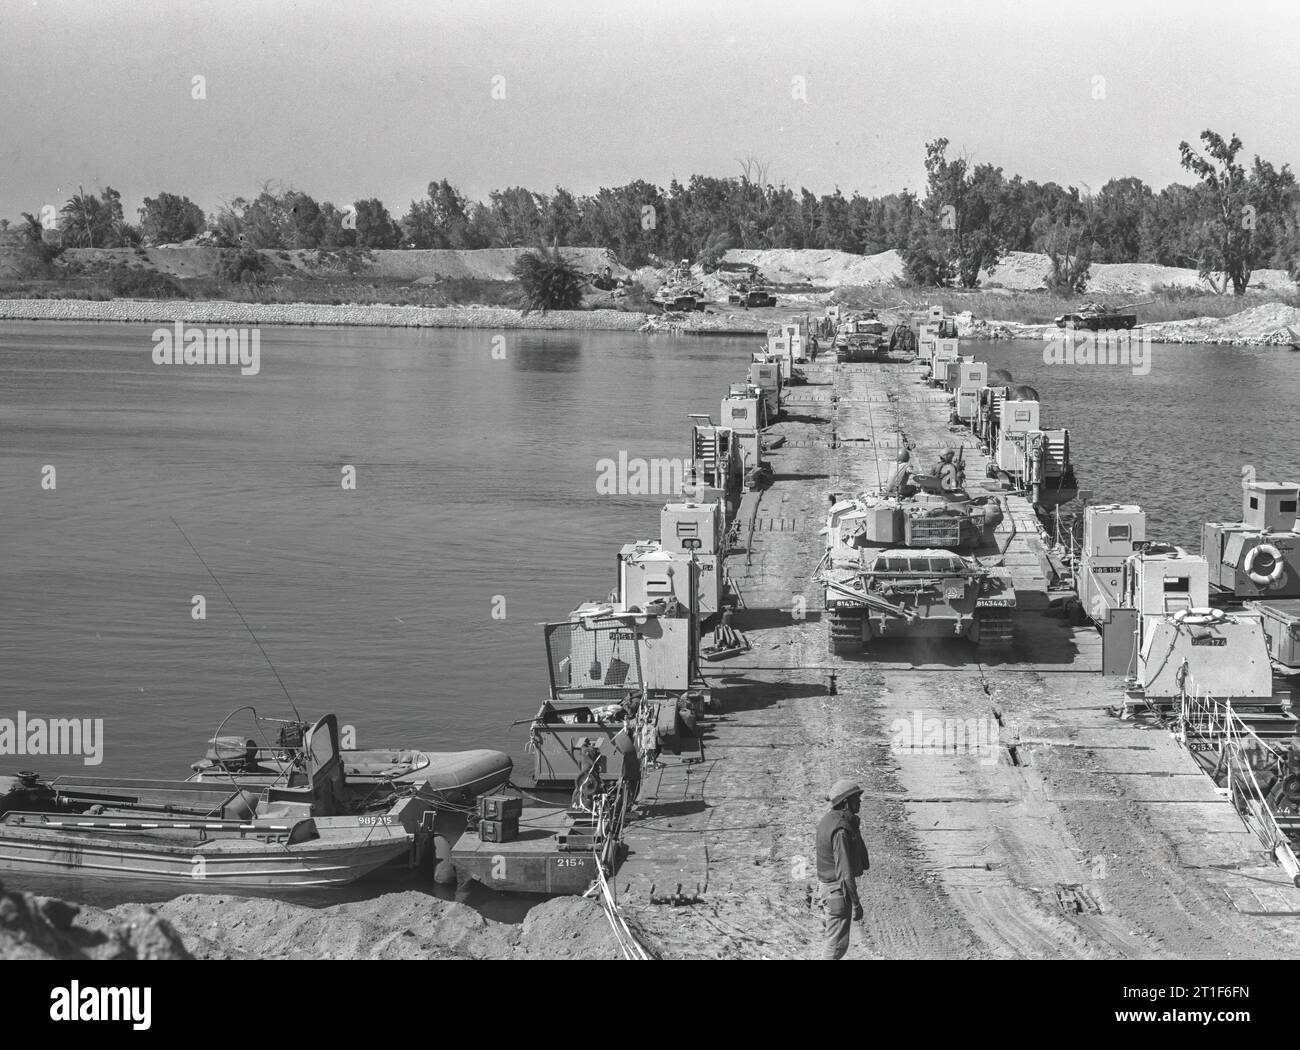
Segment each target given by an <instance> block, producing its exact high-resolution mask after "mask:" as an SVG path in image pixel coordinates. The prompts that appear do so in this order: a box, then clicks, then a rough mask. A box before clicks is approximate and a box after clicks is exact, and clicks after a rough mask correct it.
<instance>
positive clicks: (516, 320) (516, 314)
mask: <svg viewBox="0 0 1300 1050" xmlns="http://www.w3.org/2000/svg"><path fill="white" fill-rule="evenodd" d="M828 298H829V297H828ZM799 305H800V306H802V307H803V309H802V310H795V311H785V312H783V311H782V310H781V309H779V308H778V309H775V310H770V311H768V310H764V311H754V312H692V313H664V314H658V313H656V314H648V313H640V312H635V311H622V310H552V311H549V312H547V313H528V314H525V313H524V312H523V311H521V310H514V309H509V308H506V307H495V306H447V307H425V306H377V305H366V306H362V305H350V306H332V305H324V304H317V303H243V302H233V301H226V300H203V301H191V300H152V299H109V300H90V299H0V321H85V322H122V323H127V324H171V323H173V322H176V321H183V322H185V323H187V324H196V325H231V326H237V327H246V326H261V325H272V326H273V325H309V326H310V325H320V326H326V327H334V326H343V327H347V326H365V327H383V328H466V329H493V330H500V331H506V330H518V329H525V330H533V331H609V332H647V333H666V334H672V335H681V334H691V333H703V334H708V333H733V332H734V333H755V334H759V335H761V334H764V333H766V332H769V331H775V330H776V328H777V326H778V325H779V324H780V323H781V321H782V320H784V319H785V314H786V313H790V312H798V313H811V312H812V310H811V309H809V307H810V306H811V305H813V304H810V303H800V304H799ZM957 328H958V333H959V334H960V335H961V336H962V337H963V338H970V339H995V340H996V339H1028V340H1038V341H1040V342H1041V341H1043V340H1046V339H1049V338H1052V337H1054V336H1057V335H1059V334H1060V331H1061V330H1060V329H1059V328H1057V327H1056V326H1055V325H1053V324H1026V323H1022V322H1018V321H990V320H985V319H983V318H976V317H972V316H971V315H970V314H969V313H966V314H959V315H957ZM1133 331H1134V334H1135V336H1141V337H1142V338H1145V339H1146V340H1148V341H1150V342H1152V343H1186V344H1207V345H1220V346H1224V345H1226V346H1279V345H1286V344H1288V343H1294V342H1297V341H1298V340H1300V309H1298V308H1296V307H1293V306H1287V305H1285V304H1283V303H1276V302H1274V303H1263V304H1261V305H1258V306H1252V307H1249V308H1247V309H1245V310H1242V311H1241V312H1239V313H1236V314H1232V315H1230V316H1228V317H1194V318H1191V319H1189V320H1185V321H1165V322H1155V323H1150V324H1141V325H1138V326H1137V327H1136V328H1135V329H1134V330H1133Z"/></svg>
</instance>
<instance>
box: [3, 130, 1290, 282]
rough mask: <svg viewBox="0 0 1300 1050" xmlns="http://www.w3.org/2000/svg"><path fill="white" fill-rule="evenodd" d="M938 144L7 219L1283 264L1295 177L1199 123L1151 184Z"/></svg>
mask: <svg viewBox="0 0 1300 1050" xmlns="http://www.w3.org/2000/svg"><path fill="white" fill-rule="evenodd" d="M948 146H949V143H948V140H946V139H942V138H940V139H936V140H934V141H933V142H930V143H928V144H927V145H926V157H925V170H926V184H925V188H924V192H923V194H915V193H912V192H910V191H907V190H904V191H902V192H900V193H891V194H886V195H884V196H880V197H866V196H862V195H860V194H857V193H854V194H852V195H850V196H847V197H846V196H845V195H844V194H843V193H842V192H841V191H840V190H839V189H838V188H837V189H836V190H835V191H834V192H833V193H824V194H821V195H820V196H819V195H816V194H814V193H812V192H811V191H809V190H808V189H804V188H801V189H799V190H798V191H795V190H794V189H792V188H791V187H789V186H785V185H774V184H772V183H770V182H769V181H768V180H767V178H766V170H765V169H764V168H763V166H762V165H761V164H757V163H755V162H753V161H752V160H751V161H749V162H746V163H745V164H744V165H743V170H742V173H741V174H740V175H738V176H734V177H717V176H709V175H693V176H691V177H690V178H689V179H688V180H687V181H686V182H685V183H683V182H680V181H678V180H676V179H674V180H673V181H672V182H670V183H669V185H668V186H667V187H666V188H663V187H659V186H656V185H654V184H653V183H649V182H645V181H643V180H636V181H633V182H629V183H628V184H626V185H624V186H616V187H612V188H602V189H600V190H599V191H598V192H596V193H595V194H590V195H577V194H574V193H572V192H570V191H569V190H567V189H564V188H562V187H557V188H556V190H555V192H554V193H549V194H548V193H538V192H535V191H532V190H528V189H524V188H523V187H519V186H514V187H510V188H507V189H501V190H493V191H492V192H491V193H489V194H488V199H487V200H485V201H472V200H470V199H468V198H467V197H466V196H465V195H463V194H462V193H461V192H460V191H459V190H458V189H457V188H456V187H455V186H453V185H451V183H449V182H448V181H447V180H446V179H441V180H439V181H436V182H431V183H429V185H428V188H427V191H426V193H425V195H424V196H423V197H422V198H420V199H419V200H415V201H412V202H411V203H410V205H409V206H408V208H407V209H406V212H405V214H403V215H402V216H401V217H400V218H394V216H393V215H392V214H391V213H390V212H389V210H388V209H387V207H386V206H385V205H384V203H383V202H382V201H380V200H378V199H375V198H370V199H366V200H359V201H355V202H354V203H352V204H351V205H345V206H342V207H340V206H337V205H335V204H333V203H331V202H329V201H324V202H318V201H316V200H315V199H314V198H313V197H312V196H311V195H310V194H308V193H305V192H303V191H301V190H297V189H292V188H288V189H286V188H279V187H275V186H272V185H270V184H268V185H265V186H263V187H262V188H261V192H260V193H258V195H257V196H255V197H250V198H242V197H241V198H236V199H235V200H232V201H229V202H227V203H224V204H223V205H222V206H221V207H220V208H219V209H218V210H217V211H216V212H215V214H212V215H206V214H205V213H204V211H203V210H202V209H201V208H200V207H199V206H198V205H196V204H195V203H194V202H193V201H191V200H189V198H187V197H184V196H181V195H178V194H173V193H159V194H158V195H157V196H156V197H152V198H145V201H144V205H143V206H142V207H141V208H140V210H139V221H138V222H137V223H131V222H127V221H126V220H125V217H124V215H123V212H122V204H121V197H120V194H119V193H118V192H117V191H116V190H114V189H112V188H111V187H110V188H108V189H105V190H103V191H102V192H101V193H99V194H94V193H86V192H84V191H80V192H78V193H77V194H76V195H74V196H73V197H72V198H71V199H70V200H69V201H68V202H67V203H66V204H65V205H64V206H63V207H62V208H61V209H59V210H58V212H57V216H55V217H53V218H54V222H53V223H51V221H50V219H51V216H49V215H48V214H47V215H44V216H41V217H37V216H34V215H32V214H24V221H25V223H26V231H27V233H28V234H29V239H31V238H37V239H42V238H43V239H44V240H47V241H48V240H49V238H45V237H44V236H43V234H42V230H43V229H49V228H50V227H51V225H53V226H54V227H56V228H57V229H58V230H59V231H60V234H61V236H60V237H59V238H58V241H59V243H60V244H61V246H62V247H132V246H138V245H158V244H168V243H175V242H179V241H187V240H190V239H192V238H199V239H200V241H201V242H203V243H208V244H212V245H215V246H217V247H222V248H269V249H282V250H283V249H296V248H314V249H330V250H349V249H361V250H369V249H379V248H454V249H475V248H514V247H536V246H539V245H555V244H560V245H573V246H576V245H593V246H599V247H605V248H608V249H610V250H611V251H612V252H613V253H614V255H615V256H616V257H617V258H618V259H619V260H620V261H621V262H622V263H624V264H625V265H627V266H632V267H635V266H641V265H645V264H650V263H656V262H658V263H662V262H667V261H675V260H678V259H691V260H693V261H698V262H703V263H705V264H706V265H709V264H712V263H716V261H717V260H718V259H719V258H720V257H721V256H722V254H723V253H724V252H726V251H727V250H728V249H731V248H819V249H834V250H838V251H845V252H853V253H859V254H875V253H878V252H882V251H886V250H888V249H891V248H893V249H898V250H899V252H900V253H901V254H902V256H903V260H904V263H905V265H906V269H907V272H908V275H909V277H910V278H911V279H912V280H914V281H916V282H918V283H922V284H926V285H939V286H951V285H959V286H961V287H966V288H971V287H975V285H976V284H977V282H978V280H979V275H980V273H981V271H987V270H990V269H992V268H994V267H995V266H996V264H997V262H998V261H999V260H1000V259H1002V258H1003V257H1004V256H1005V255H1006V253H1008V252H1012V251H1025V252H1040V253H1044V254H1046V255H1048V257H1049V258H1050V260H1051V264H1052V267H1051V276H1050V278H1049V285H1051V286H1052V287H1053V288H1054V290H1059V291H1078V290H1081V289H1082V287H1083V285H1084V284H1085V283H1086V280H1087V274H1088V270H1089V267H1090V266H1091V264H1092V263H1094V262H1098V263H1113V262H1151V263H1160V264H1163V265H1166V266H1177V267H1195V268H1196V269H1198V270H1199V271H1200V272H1202V273H1203V274H1205V275H1207V276H1209V277H1211V279H1213V280H1217V281H1221V282H1222V287H1223V288H1225V289H1226V288H1228V287H1231V289H1232V290H1233V291H1234V292H1236V293H1237V294H1241V293H1242V292H1243V291H1244V290H1245V288H1246V285H1247V283H1248V282H1249V279H1250V273H1251V271H1252V270H1253V269H1258V268H1261V267H1274V268H1280V269H1286V270H1289V271H1290V272H1291V273H1292V275H1293V276H1295V275H1297V270H1298V269H1300V187H1297V183H1296V179H1295V176H1294V174H1293V173H1292V171H1291V169H1290V167H1289V165H1283V166H1281V167H1280V168H1279V167H1276V166H1275V165H1273V164H1271V163H1269V162H1268V161H1265V160H1262V159H1261V158H1259V157H1258V156H1256V157H1255V158H1254V160H1253V162H1252V163H1251V164H1250V165H1247V164H1246V163H1245V162H1244V160H1243V159H1242V143H1241V141H1240V140H1239V139H1238V138H1237V136H1236V135H1232V136H1230V137H1228V138H1226V139H1225V138H1224V137H1223V136H1221V135H1219V134H1217V133H1216V132H1213V131H1208V130H1207V131H1204V132H1202V134H1201V136H1200V147H1199V148H1193V147H1192V146H1191V145H1189V144H1188V143H1187V142H1183V143H1180V145H1179V156H1180V161H1181V163H1182V166H1183V168H1184V169H1185V170H1186V171H1187V172H1188V173H1189V174H1191V175H1192V176H1194V181H1192V182H1191V183H1190V184H1187V185H1183V184H1179V183H1175V184H1172V185H1169V186H1166V187H1164V188H1163V189H1161V190H1158V191H1157V190H1153V189H1152V188H1151V187H1150V186H1148V185H1146V184H1145V183H1144V182H1143V181H1142V180H1141V179H1138V178H1134V177H1131V176H1129V177H1123V178H1114V179H1111V180H1110V181H1109V182H1107V183H1106V184H1105V185H1104V186H1102V187H1101V188H1100V189H1099V190H1098V191H1096V192H1095V193H1088V192H1081V191H1080V190H1079V189H1078V188H1076V187H1073V186H1069V187H1065V186H1060V185H1058V184H1057V183H1055V182H1046V183H1039V182H1035V181H1034V180H1032V179H1023V178H1021V177H1020V176H1019V175H1015V176H1007V175H1005V174H1004V173H1003V171H1002V169H1001V168H1000V167H996V166H994V165H992V164H987V163H985V164H971V163H969V161H968V160H967V159H966V158H965V157H950V156H949V153H948Z"/></svg>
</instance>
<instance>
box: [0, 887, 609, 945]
mask: <svg viewBox="0 0 1300 1050" xmlns="http://www.w3.org/2000/svg"><path fill="white" fill-rule="evenodd" d="M618 958H622V954H621V952H620V949H619V947H618V943H617V942H616V941H615V939H614V936H613V934H612V933H611V931H610V928H609V924H608V923H607V922H606V920H605V916H604V914H603V912H602V911H601V908H600V905H599V904H597V903H596V902H595V901H591V900H587V899H585V898H583V897H557V898H553V899H550V900H546V901H543V902H542V903H539V904H537V905H535V906H534V907H533V908H531V909H530V910H529V912H528V913H527V914H526V915H525V916H524V920H523V922H522V923H518V924H515V923H503V922H494V921H492V920H490V919H485V918H484V917H483V916H482V915H480V914H479V913H478V912H477V911H475V910H474V909H473V908H471V907H469V906H468V905H465V904H456V903H453V902H451V901H445V900H441V899H439V898H437V897H431V896H429V895H428V894H426V893H421V892H419V891H416V890H406V891H402V892H398V893H386V894H383V895H381V896H377V897H374V898H371V899H370V900H364V901H352V902H347V903H341V904H335V905H330V906H328V907H323V908H309V907H304V906H302V905H298V904H289V903H286V902H284V901H279V900H271V899H267V898H243V897H222V896H208V895H203V894H189V895H186V896H183V897H177V898H176V899H175V900H170V901H167V902H166V903H163V904H158V905H151V906H145V905H140V904H124V905H121V906H119V907H116V908H112V909H108V910H104V909H101V908H92V907H85V906H80V905H76V904H69V903H67V902H65V901H61V900H57V899H54V898H50V897H40V896H36V895H34V894H31V893H20V892H9V893H6V892H5V888H4V886H3V885H0V959H96V960H105V959H618Z"/></svg>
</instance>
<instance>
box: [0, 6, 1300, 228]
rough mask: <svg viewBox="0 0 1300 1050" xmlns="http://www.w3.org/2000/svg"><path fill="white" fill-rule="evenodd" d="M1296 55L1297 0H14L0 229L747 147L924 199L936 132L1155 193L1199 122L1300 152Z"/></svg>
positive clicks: (712, 167) (599, 172)
mask: <svg viewBox="0 0 1300 1050" xmlns="http://www.w3.org/2000/svg"><path fill="white" fill-rule="evenodd" d="M1297 43H1300V4H1297V3H1296V2H1295V0H1285V2H1276V3H1275V2H1272V0H1259V2H1252V0H1238V2H1236V3H1232V4H1224V3H1222V0H1218V2H1213V3H1211V2H1201V0H1186V2H1178V3H1175V2H1164V0H1127V2H1115V3H1112V2H1109V0H1090V2H1087V3H1075V2H1071V0H1065V2H1060V0H1055V2H1040V0H1020V2H1009V0H977V2H961V0H946V2H928V0H783V2H769V0H745V2H733V0H685V2H683V0H635V2H624V0H594V2H590V3H578V2H570V0H528V2H517V0H511V2H505V0H412V2H405V0H351V2H349V0H0V217H7V218H11V219H16V218H17V217H18V215H19V214H20V213H21V212H24V211H30V212H38V211H39V209H40V207H41V206H42V205H43V204H47V203H52V204H55V205H56V206H59V205H61V204H62V203H63V202H64V201H65V200H66V199H67V198H68V197H69V196H70V195H71V194H72V193H75V192H76V191H77V188H78V187H79V186H82V187H85V189H87V190H88V191H98V190H101V189H102V188H103V187H105V186H112V187H114V188H116V189H117V190H118V191H119V192H121V194H122V197H123V202H124V204H125V206H126V212H127V217H128V218H134V217H135V211H136V209H137V208H138V207H139V204H140V202H141V200H142V199H143V198H144V197H146V196H154V195H156V194H157V193H158V192H160V191H164V190H165V191H168V192H172V193H178V194H184V195H186V196H189V197H190V198H191V199H193V200H194V201H196V202H197V203H198V204H200V205H201V206H202V207H203V208H205V209H206V210H209V211H211V210H213V209H214V208H215V207H216V206H217V205H219V204H220V203H221V202H223V201H229V200H231V199H233V198H235V197H239V196H244V197H249V196H255V195H256V193H257V192H258V190H259V188H260V187H261V185H262V184H263V183H266V182H268V181H270V182H272V183H275V184H278V185H280V186H282V187H289V186H292V187H294V188H297V189H300V190H303V191H305V192H307V193H310V194H311V195H312V196H313V197H315V198H316V199H317V200H322V201H323V200H330V201H333V202H335V203H336V204H343V203H348V202H352V201H355V200H358V199H361V198H367V197H379V198H380V199H381V200H383V201H384V202H385V203H386V204H387V205H388V207H389V210H390V211H391V212H393V214H394V215H397V216H400V215H401V214H402V213H404V212H405V210H406V207H407V205H408V204H409V202H410V201H411V200H412V199H414V198H417V197H420V196H422V195H423V193H424V189H425V187H426V186H427V185H428V183H429V182H430V181H431V180H436V179H441V178H446V179H448V180H450V181H451V182H452V183H453V184H454V185H456V186H457V187H459V188H460V190H461V191H462V192H464V193H465V194H467V195H468V196H470V197H471V198H474V199H479V198H485V197H486V196H487V193H488V191H489V190H491V189H494V188H501V187H506V186H512V185H522V186H525V187H527V188H529V189H533V190H538V191H542V192H551V191H552V190H553V189H554V188H555V186H557V185H563V186H565V187H567V188H569V189H571V190H573V191H575V192H578V193H590V192H594V191H595V190H597V189H598V188H600V187H601V186H613V185H618V184H622V183H625V182H628V181H630V180H632V179H637V178H642V179H646V180H648V181H650V182H654V183H657V184H659V185H667V183H668V181H669V180H670V179H672V178H674V177H676V178H678V179H681V180H683V181H684V180H685V179H687V178H688V177H689V176H690V175H692V174H695V173H699V174H708V175H721V176H727V175H738V174H740V172H741V170H742V164H743V163H744V161H745V160H746V158H752V159H755V160H757V161H758V162H759V163H760V164H761V165H763V166H765V168H766V171H767V175H768V178H769V179H770V180H771V181H773V182H777V183H785V184H788V185H791V186H794V187H796V188H797V187H799V186H807V187H808V188H809V189H811V190H813V191H814V192H816V193H818V194H820V193H829V192H831V191H833V190H834V189H835V188H836V187H837V186H838V187H839V188H840V189H841V190H843V191H844V192H845V193H846V194H848V193H850V192H853V191H858V192H861V193H864V194H867V195H878V194H883V193H890V192H895V191H898V190H901V189H903V188H911V189H913V190H918V189H922V188H923V182H924V167H923V159H924V146H925V143H926V142H927V141H929V140H931V139H934V138H939V137H944V138H947V139H949V140H950V142H951V145H950V147H949V156H953V155H958V154H964V155H965V156H967V157H968V158H969V159H970V160H971V161H972V162H973V163H983V162H989V163H992V164H995V165H998V166H1000V167H1001V168H1002V169H1003V170H1004V172H1006V173H1007V174H1008V175H1011V174H1017V173H1018V174H1020V175H1023V176H1024V177H1025V178H1032V179H1036V180H1038V181H1040V182H1043V181H1048V180H1054V181H1057V182H1060V183H1062V184H1063V185H1075V186H1079V187H1080V188H1081V189H1085V190H1087V189H1091V190H1093V191H1095V190H1098V189H1100V188H1101V186H1102V185H1103V184H1104V183H1105V182H1106V181H1107V180H1108V179H1110V178H1112V177H1119V176H1124V175H1136V176H1138V177H1140V178H1142V179H1144V180H1145V181H1146V182H1148V183H1149V184H1151V185H1152V186H1155V187H1160V186H1164V185H1166V184H1168V183H1169V182H1174V181H1184V182H1189V181H1191V176H1190V175H1189V174H1188V173H1185V172H1183V171H1182V169H1181V168H1180V167H1179V163H1178V143H1179V142H1180V141H1181V140H1184V139H1186V140H1189V141H1193V142H1195V140H1196V139H1197V136H1198V135H1199V134H1200V132H1201V131H1202V130H1203V129H1205V128H1213V129H1215V130H1217V131H1221V132H1223V133H1224V134H1225V135H1226V134H1230V133H1232V132H1236V133H1237V134H1238V135H1239V136H1240V137H1241V139H1242V141H1243V142H1244V143H1245V151H1244V152H1245V153H1246V155H1247V156H1248V157H1249V156H1253V155H1254V154H1256V153H1258V154H1260V155H1261V156H1263V157H1265V158H1266V159H1268V160H1271V161H1273V162H1274V163H1275V164H1278V165H1281V164H1291V165H1292V166H1293V167H1300V134H1297V120H1296V117H1297V114H1300V62H1297V61H1296V49H1297ZM196 77H198V78H202V81H201V82H199V83H201V90H200V89H199V88H197V87H196V86H195V85H196V80H195V78H196ZM196 95H202V96H204V97H195V96H196Z"/></svg>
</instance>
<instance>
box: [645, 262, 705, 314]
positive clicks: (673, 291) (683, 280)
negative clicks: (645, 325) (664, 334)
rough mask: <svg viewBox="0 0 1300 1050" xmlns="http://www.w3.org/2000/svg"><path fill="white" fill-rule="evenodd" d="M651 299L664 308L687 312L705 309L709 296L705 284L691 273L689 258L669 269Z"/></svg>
mask: <svg viewBox="0 0 1300 1050" xmlns="http://www.w3.org/2000/svg"><path fill="white" fill-rule="evenodd" d="M650 301H651V302H652V303H655V304H656V305H658V306H660V307H662V308H663V309H664V310H676V311H680V312H683V313H687V312H689V311H691V310H703V309H704V305H705V303H707V302H708V301H709V300H708V296H707V295H706V294H705V291H704V286H703V285H702V284H700V282H699V281H697V280H696V279H695V277H694V275H693V274H692V273H691V264H690V261H689V260H687V259H683V260H682V261H681V262H680V263H678V264H677V265H676V266H674V267H673V268H672V269H671V270H669V271H668V275H667V277H665V278H664V283H663V287H661V288H660V289H659V290H658V291H657V292H655V294H654V295H653V296H651V297H650Z"/></svg>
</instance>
